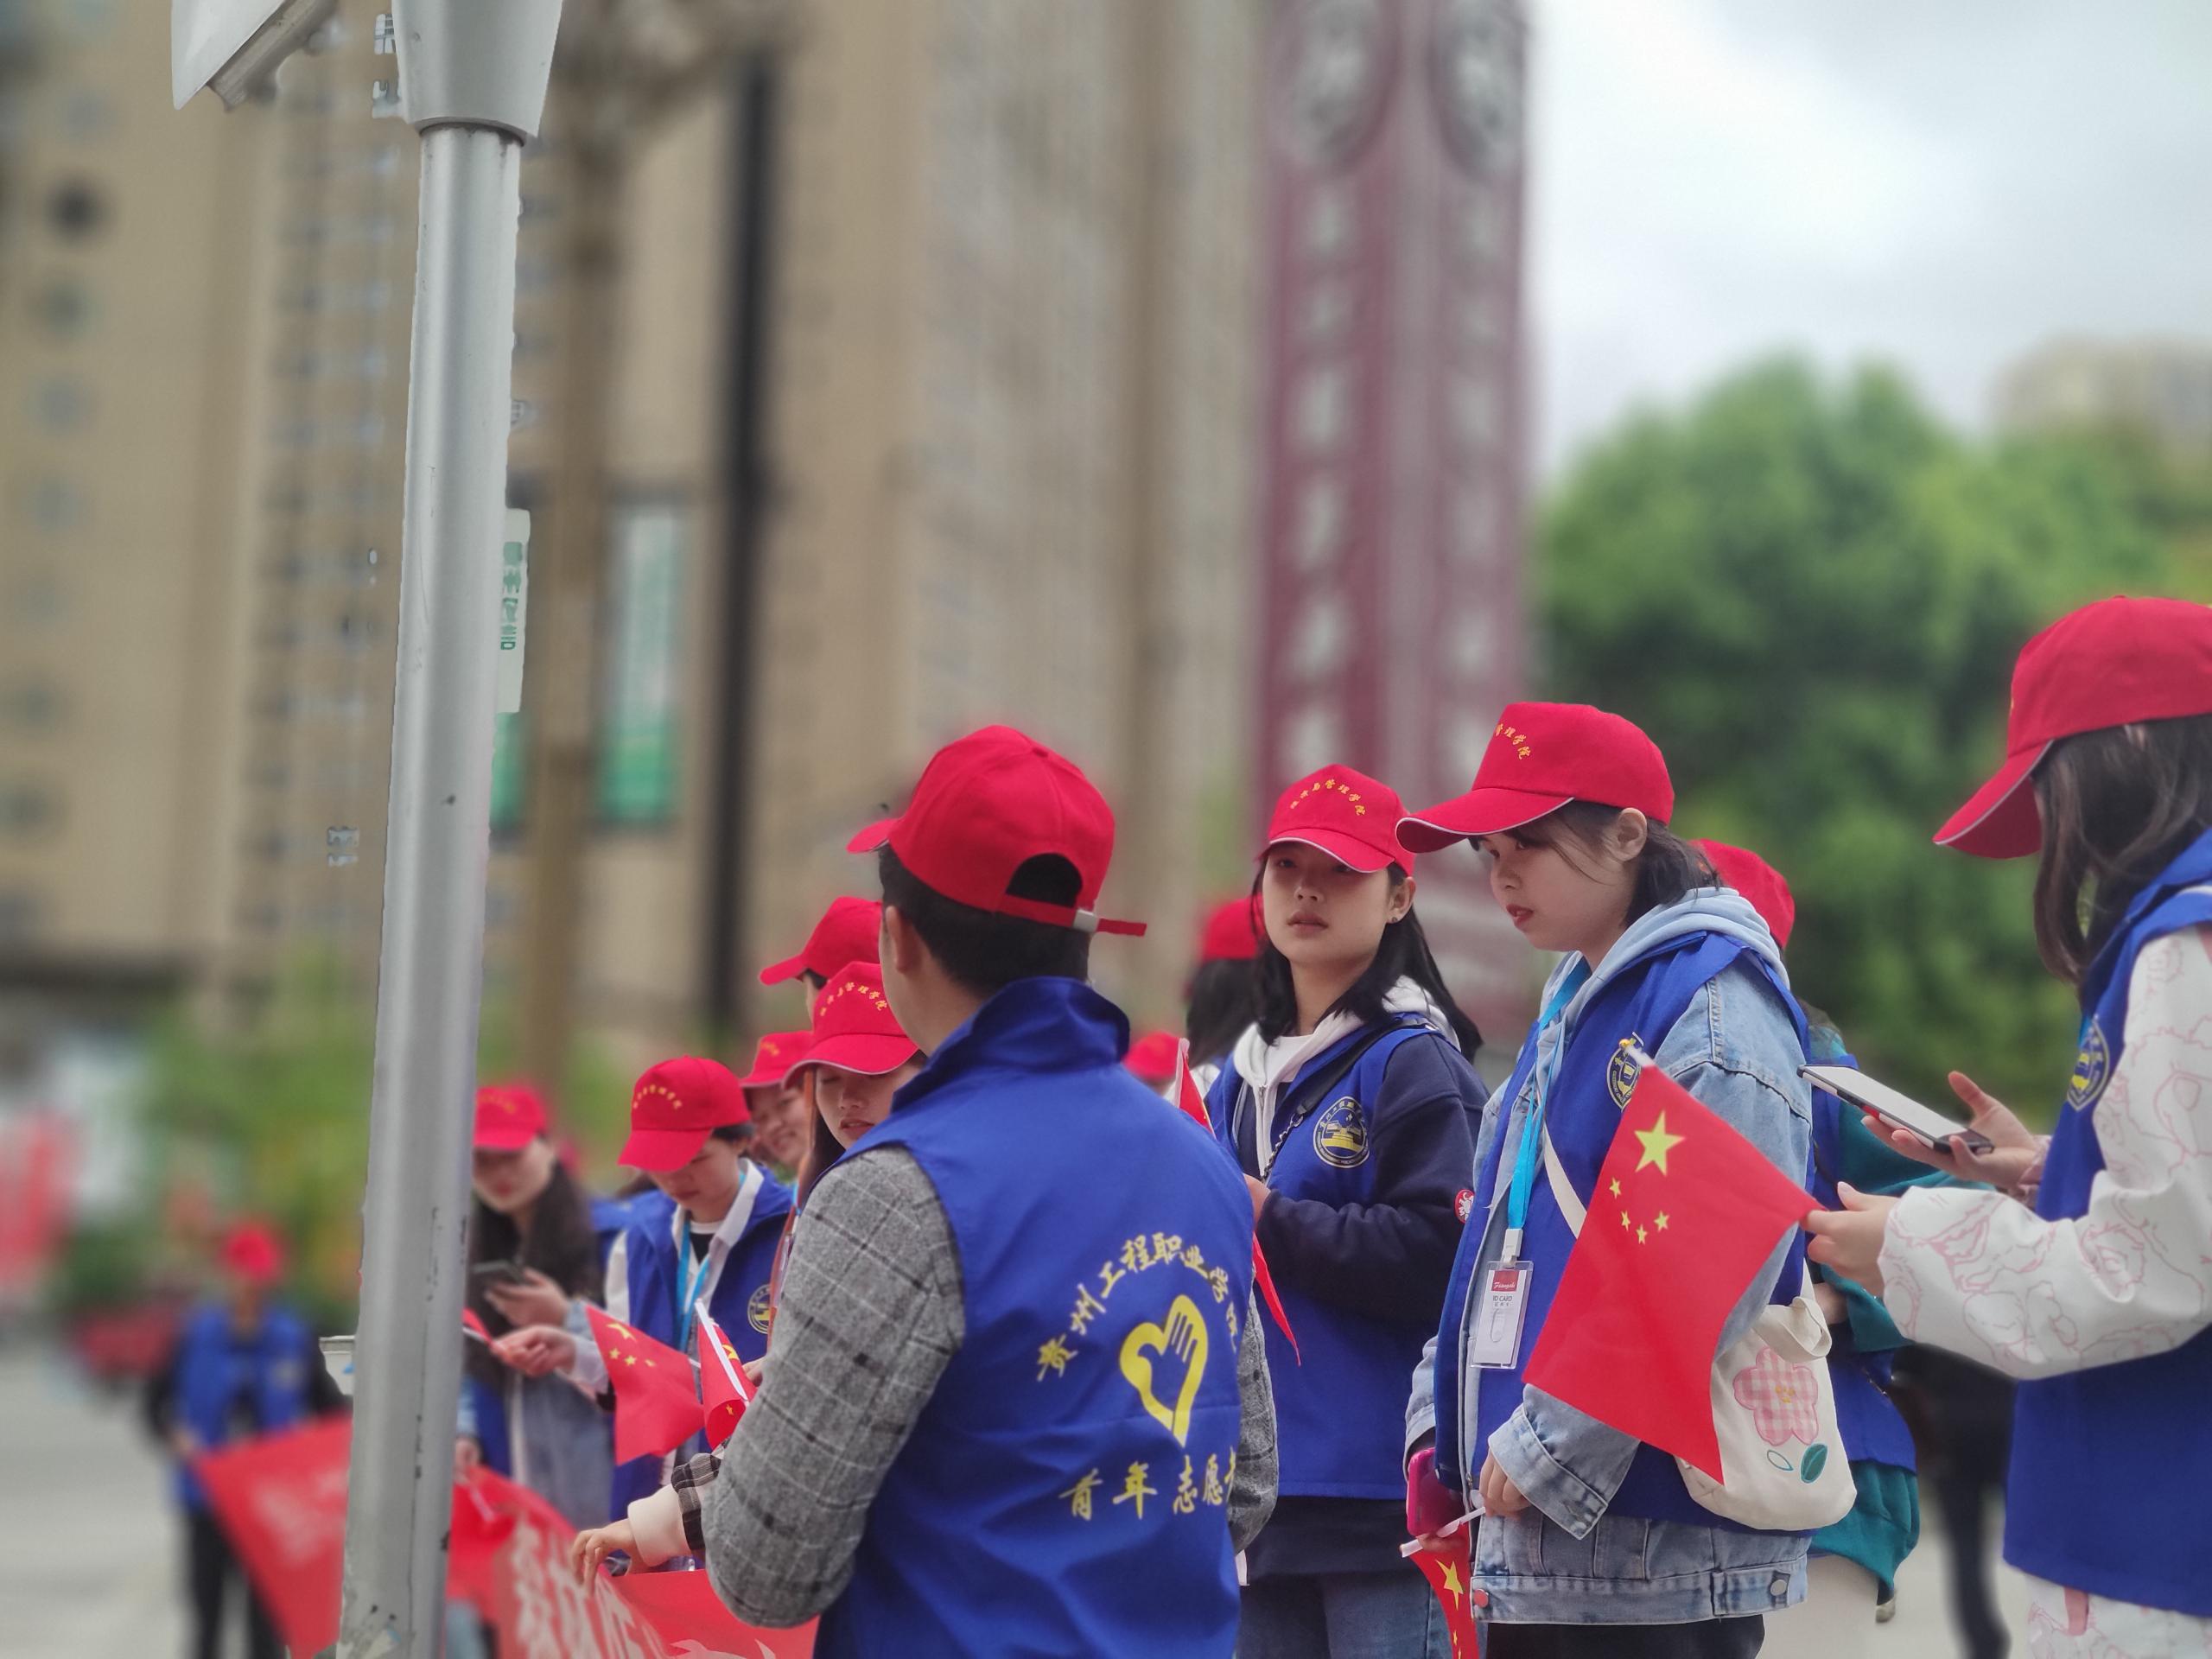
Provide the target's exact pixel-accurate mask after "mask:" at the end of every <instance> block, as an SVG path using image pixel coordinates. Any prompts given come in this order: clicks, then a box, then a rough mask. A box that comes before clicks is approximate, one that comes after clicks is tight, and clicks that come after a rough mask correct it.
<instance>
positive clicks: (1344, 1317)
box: [1207, 766, 1484, 1659]
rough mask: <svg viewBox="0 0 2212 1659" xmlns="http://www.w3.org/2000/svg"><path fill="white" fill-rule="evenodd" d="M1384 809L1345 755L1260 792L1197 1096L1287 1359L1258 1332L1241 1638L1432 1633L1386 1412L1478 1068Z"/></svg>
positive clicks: (1435, 1294) (1471, 1032) (1388, 1640)
mask: <svg viewBox="0 0 2212 1659" xmlns="http://www.w3.org/2000/svg"><path fill="white" fill-rule="evenodd" d="M1403 811H1404V808H1403V807H1402V804H1400V802H1399V799H1398V797H1397V795H1396V794H1395V792H1394V791H1392V790H1391V789H1390V788H1389V786H1388V785H1384V784H1382V783H1379V782H1377V781H1376V779H1372V778H1370V777H1368V776H1366V775H1365V774H1364V773H1362V772H1355V771H1353V770H1352V769H1351V767H1349V766H1325V767H1323V768H1322V769H1321V770H1320V771H1319V772H1314V773H1313V775H1312V776H1311V777H1308V778H1303V779H1300V780H1299V781H1298V782H1296V783H1294V784H1293V785H1291V786H1290V787H1289V788H1288V789H1287V790H1285V791H1283V793H1282V797H1281V799H1280V800H1278V801H1277V802H1276V804H1275V810H1274V817H1272V819H1271V820H1270V821H1269V823H1268V830H1267V837H1266V841H1265V842H1264V844H1263V846H1262V850H1261V853H1260V857H1259V866H1260V871H1259V874H1258V877H1257V879H1256V880H1255V892H1256V893H1257V894H1258V897H1259V899H1260V904H1261V909H1262V918H1263V927H1264V933H1263V937H1262V942H1261V944H1260V950H1259V956H1258V959H1257V962H1256V963H1255V969H1254V977H1255V983H1256V992H1255V996H1256V1003H1257V1008H1258V1017H1257V1019H1256V1020H1255V1022H1254V1023H1253V1024H1252V1025H1251V1026H1249V1027H1247V1028H1246V1029H1245V1031H1244V1033H1243V1036H1242V1037H1240V1038H1239V1039H1237V1041H1236V1046H1235V1047H1234V1048H1233V1049H1232V1050H1231V1052H1230V1058H1229V1060H1228V1063H1227V1064H1226V1065H1224V1067H1223V1068H1222V1071H1221V1073H1220V1075H1219V1076H1218V1077H1217V1078H1216V1079H1215V1080H1214V1083H1213V1086H1212V1089H1211V1094H1210V1097H1209V1099H1208V1101H1207V1110H1208V1113H1209V1115H1210V1116H1211V1119H1212V1122H1213V1124H1214V1131H1215V1134H1216V1135H1217V1136H1218V1137H1219V1139H1220V1141H1221V1144H1222V1146H1223V1147H1224V1148H1225V1149H1226V1150H1227V1151H1228V1153H1229V1155H1230V1157H1231V1158H1232V1159H1234V1160H1236V1164H1237V1166H1238V1167H1239V1168H1240V1169H1241V1170H1242V1171H1243V1175H1244V1179H1245V1185H1246V1186H1247V1188H1248V1190H1249V1192H1250V1193H1251V1196H1252V1207H1253V1215H1254V1217H1255V1224H1256V1232H1257V1236H1258V1238H1259V1241H1260V1247H1261V1249H1263V1250H1264V1251H1266V1253H1267V1256H1268V1266H1269V1267H1270V1268H1272V1269H1273V1271H1274V1278H1275V1285H1276V1287H1277V1288H1278V1290H1279V1291H1280V1292H1281V1295H1282V1300H1283V1308H1284V1312H1285V1313H1287V1315H1288V1317H1289V1320H1290V1326H1291V1329H1292V1330H1293V1331H1294V1332H1297V1334H1298V1342H1299V1357H1297V1358H1294V1357H1293V1356H1292V1354H1291V1352H1290V1350H1289V1346H1288V1344H1287V1343H1286V1344H1281V1345H1280V1346H1277V1345H1275V1344H1274V1341H1273V1338H1272V1336H1271V1337H1270V1346H1271V1347H1272V1348H1273V1349H1274V1351H1273V1352H1272V1353H1271V1354H1270V1356H1269V1358H1270V1361H1271V1363H1270V1365H1269V1367H1268V1370H1269V1375H1270V1376H1271V1377H1272V1379H1273V1381H1274V1401H1275V1431H1276V1436H1277V1439H1278V1440H1279V1442H1280V1446H1281V1454H1280V1455H1281V1476H1280V1480H1279V1491H1280V1494H1281V1495H1280V1497H1278V1498H1277V1500H1276V1503H1275V1512H1274V1517H1273V1518H1272V1519H1271V1520H1270V1521H1269V1522H1268V1527H1267V1530H1266V1531H1264V1532H1262V1534H1261V1535H1259V1536H1258V1537H1257V1538H1256V1539H1255V1540H1254V1541H1253V1542H1252V1546H1251V1548H1250V1549H1249V1551H1248V1552H1247V1553H1246V1557H1245V1588H1244V1594H1243V1624H1242V1627H1241V1629H1240V1630H1239V1631H1238V1633H1237V1638H1236V1651H1237V1653H1238V1655H1239V1656H1240V1659H1297V1656H1305V1655H1313V1656H1320V1659H1326V1656H1329V1655H1332V1654H1334V1655H1353V1654H1370V1653H1376V1654H1393V1655H1407V1656H1423V1655H1428V1656H1435V1659H1443V1656H1446V1655H1448V1654H1449V1653H1450V1651H1451V1641H1450V1637H1449V1636H1448V1634H1447V1633H1446V1630H1445V1624H1444V1618H1443V1616H1442V1613H1441V1611H1440V1609H1439V1607H1438V1605H1437V1602H1436V1598H1435V1596H1434V1595H1433V1593H1432V1592H1430V1590H1429V1587H1428V1581H1427V1580H1426V1579H1424V1578H1423V1577H1422V1576H1421V1573H1420V1572H1419V1571H1418V1569H1416V1568H1415V1567H1414V1566H1413V1564H1412V1563H1411V1562H1409V1561H1408V1560H1406V1559H1405V1558H1404V1557H1403V1556H1402V1555H1401V1554H1399V1548H1398V1547H1399V1546H1400V1545H1401V1544H1402V1543H1404V1542H1405V1538H1406V1533H1405V1524H1404V1521H1405V1509H1404V1503H1403V1495H1404V1475H1403V1472H1402V1457H1401V1452H1400V1436H1399V1433H1398V1428H1399V1421H1398V1419H1399V1412H1400V1408H1402V1404H1403V1402H1404V1400H1405V1394H1406V1388H1407V1384H1408V1380H1409V1379H1410V1378H1411V1376H1413V1372H1414V1366H1415V1365H1416V1364H1418V1363H1419V1362H1420V1360H1421V1344H1422V1343H1423V1342H1424V1341H1425V1340H1426V1339H1427V1338H1428V1337H1430V1336H1432V1335H1433V1334H1434V1332H1435V1330H1436V1322H1437V1319H1438V1317H1439V1315H1440V1313H1441V1312H1442V1310H1443V1306H1444V1292H1445V1287H1446V1283H1447V1282H1448V1281H1449V1279H1450V1277H1451V1272H1452V1253H1453V1251H1454V1249H1456V1248H1457V1246H1458V1244H1459V1218H1458V1217H1457V1216H1456V1215H1455V1214H1454V1201H1455V1199H1456V1198H1457V1196H1458V1194H1459V1192H1460V1191H1461V1190H1462V1189H1463V1188H1465V1185H1466V1184H1467V1179H1468V1172H1469V1171H1470V1170H1471V1169H1472V1168H1473V1167H1474V1154H1475V1134H1476V1129H1477V1127H1478V1124H1479V1122H1480V1120H1481V1111H1482V1103H1483V1100H1484V1088H1483V1085H1482V1083H1481V1081H1480V1079H1478V1077H1476V1076H1475V1073H1474V1070H1473V1068H1472V1066H1471V1065H1469V1063H1468V1062H1469V1059H1470V1058H1471V1056H1472V1055H1473V1053H1474V1051H1475V1048H1476V1046H1477V1045H1478V1043H1479V1042H1480V1040H1481V1039H1480V1037H1479V1036H1478V1033H1477V1032H1476V1030H1475V1027H1474V1023H1473V1021H1471V1020H1469V1019H1468V1018H1467V1017H1466V1016H1465V1014H1462V1013H1460V1011H1459V1007H1458V1005H1457V1004H1455V1003H1454V1002H1453V1001H1452V995H1451V993H1450V992H1449V991H1448V990H1446V988H1445V985H1444V979H1443V976H1442V975H1441V974H1440V972H1439V971H1438V969H1437V966H1436V961H1435V958H1434V957H1433V956H1432V955H1431V954H1430V952H1429V949H1428V943H1427V938H1425V937H1424V935H1423V934H1422V932H1421V921H1420V918H1418V917H1417V916H1416V915H1415V914H1414V855H1412V854H1411V853H1409V852H1408V851H1407V850H1406V849H1405V848H1404V847H1402V846H1401V845H1400V844H1399V842H1398V835H1397V825H1398V819H1399V817H1401V816H1402V813H1403ZM1248 913H1249V912H1248Z"/></svg>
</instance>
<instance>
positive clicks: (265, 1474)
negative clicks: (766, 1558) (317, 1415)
mask: <svg viewBox="0 0 2212 1659" xmlns="http://www.w3.org/2000/svg"><path fill="white" fill-rule="evenodd" d="M351 1439H352V1429H351V1425H349V1424H347V1423H346V1422H344V1421H333V1422H326V1423H319V1424H316V1425H315V1426H313V1427H308V1428H302V1429H294V1430H290V1431H289V1432H287V1433H282V1434H271V1435H266V1436H264V1437H262V1438H260V1439H258V1440H247V1441H242V1442H240V1443H239V1444H238V1445H237V1446H229V1447H226V1448H225V1449H224V1450H222V1451H220V1452H211V1453H209V1454H208V1455H207V1456H206V1457H204V1458H201V1459H199V1460H198V1461H197V1462H196V1463H195V1464H194V1469H195V1471H197V1472H198V1474H199V1476H200V1481H201V1484H203V1485H204V1486H205V1487H206V1488H207V1497H208V1502H209V1503H210V1505H211V1506H212V1507H213V1511H214V1515H215V1518H216V1521H217V1522H218V1523H219V1525H220V1526H221V1527H222V1529H223V1530H224V1533H225V1534H226V1535H227V1536H228V1537H229V1539H230V1541H231V1547H232V1548H233V1549H234V1550H236V1551H237V1552H238V1559H239V1560H241V1561H242V1562H243V1563H244V1564H245V1571H246V1576H247V1577H248V1578H249V1579H250V1580H251V1581H252V1583H253V1586H254V1589H255V1591H256V1592H257V1594H258V1595H259V1596H260V1597H261V1600H262V1605H264V1606H265V1607H267V1608H268V1610H269V1615H270V1618H271V1619H272V1620H274V1621H275V1623H276V1625H277V1630H278V1631H279V1632H280V1633H281V1634H282V1635H283V1638H284V1643H285V1645H286V1646H287V1647H289V1648H290V1649H291V1650H292V1651H293V1652H295V1653H319V1652H321V1650H322V1649H325V1648H327V1647H328V1646H330V1645H331V1644H332V1643H334V1642H336V1641H337V1639H338V1607H339V1586H340V1579H341V1573H342V1567H343V1560H344V1553H345V1541H346V1452H347V1449H348V1446H349V1443H350V1441H351ZM575 1530H576V1529H575V1528H574V1527H572V1526H570V1525H569V1522H567V1520H566V1519H564V1518H563V1516H561V1515H560V1513H559V1512H558V1511H556V1510H555V1509H554V1508H553V1507H552V1505H551V1504H550V1503H547V1502H546V1501H545V1500H544V1499H543V1498H542V1497H538V1496H537V1494H536V1493H535V1492H531V1491H527V1490H525V1489H524V1488H523V1487H520V1486H518V1485H516V1484H514V1483H513V1482H512V1481H511V1480H507V1479H505V1478H502V1477H501V1476H499V1475H495V1474H493V1473H492V1472H491V1471H489V1470H479V1471H477V1474H476V1476H475V1478H474V1481H473V1482H472V1483H471V1484H467V1485H465V1486H456V1487H454V1495H453V1535H452V1536H453V1549H452V1562H451V1582H450V1588H451V1591H452V1592H453V1594H454V1596H455V1597H456V1598H459V1599H466V1600H467V1601H469V1602H471V1603H472V1604H474V1606H475V1607H476V1609H477V1611H479V1612H480V1613H481V1614H482V1615H483V1616H484V1618H485V1619H486V1622H488V1623H489V1624H492V1625H493V1628H494V1629H495V1630H496V1631H497V1633H498V1637H499V1654H500V1659H806V1656H807V1655H809V1654H810V1653H812V1652H813V1650H814V1627H813V1626H812V1625H811V1624H806V1625H803V1626H801V1627H800V1628H798V1630H756V1629H754V1628H753V1626H751V1625H749V1624H741V1623H740V1622H739V1621H738V1620H737V1619H735V1618H732V1617H731V1616H730V1613H729V1612H728V1610H727V1609H726V1608H724V1607H723V1606H722V1605H721V1602H719V1601H717V1600H716V1599H715V1592H714V1587H713V1586H712V1585H710V1584H709V1582H708V1580H707V1575H706V1574H705V1573H639V1574H636V1575H633V1576H631V1577H626V1578H620V1579H612V1578H609V1577H607V1575H606V1574H605V1573H594V1574H593V1575H592V1577H591V1579H590V1580H589V1581H588V1582H580V1581H579V1580H578V1579H577V1577H576V1574H575V1569H574V1568H573V1567H570V1566H569V1542H570V1541H571V1540H573V1539H574V1537H575Z"/></svg>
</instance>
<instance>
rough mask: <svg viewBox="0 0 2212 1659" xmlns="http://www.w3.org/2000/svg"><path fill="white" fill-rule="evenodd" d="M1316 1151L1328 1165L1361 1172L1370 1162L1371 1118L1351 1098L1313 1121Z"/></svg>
mask: <svg viewBox="0 0 2212 1659" xmlns="http://www.w3.org/2000/svg"><path fill="white" fill-rule="evenodd" d="M1313 1150H1314V1152H1315V1153H1316V1154H1318V1155H1319V1158H1320V1160H1321V1161H1322V1162H1323V1163H1325V1164H1332V1165H1334V1166H1336V1167H1337V1168H1338V1169H1357V1167H1358V1166H1360V1165H1362V1164H1363V1163H1365V1162H1366V1161H1367V1119H1366V1118H1365V1117H1364V1116H1362V1115H1361V1113H1360V1109H1359V1103H1358V1102H1357V1100H1354V1099H1353V1098H1352V1097H1351V1096H1350V1095H1346V1096H1344V1098H1343V1099H1342V1100H1339V1101H1338V1102H1337V1103H1335V1104H1334V1105H1333V1106H1331V1107H1330V1108H1329V1109H1328V1110H1326V1111H1325V1112H1323V1113H1322V1114H1321V1115H1320V1116H1319V1117H1317V1118H1315V1119H1314V1120H1313Z"/></svg>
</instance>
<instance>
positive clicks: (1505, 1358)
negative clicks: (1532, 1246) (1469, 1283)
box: [1471, 1261, 1534, 1371]
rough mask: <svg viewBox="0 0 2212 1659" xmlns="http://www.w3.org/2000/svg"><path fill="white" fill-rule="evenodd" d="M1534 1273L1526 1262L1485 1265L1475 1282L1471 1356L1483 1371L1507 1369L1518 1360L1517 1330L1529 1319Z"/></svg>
mask: <svg viewBox="0 0 2212 1659" xmlns="http://www.w3.org/2000/svg"><path fill="white" fill-rule="evenodd" d="M1533 1279H1534V1270H1533V1269H1532V1268H1530V1267H1529V1264H1528V1263H1527V1262H1521V1261H1512V1262H1485V1263H1484V1266H1483V1268H1482V1271H1481V1273H1480V1274H1478V1276H1477V1279H1476V1283H1475V1339H1474V1342H1473V1344H1472V1346H1471V1357H1472V1358H1473V1360H1474V1363H1475V1364H1476V1366H1477V1367H1478V1369H1481V1370H1506V1371H1510V1370H1512V1369H1513V1368H1514V1366H1515V1365H1516V1364H1517V1363H1520V1359H1521V1327H1522V1325H1523V1324H1524V1323H1525V1322H1526V1321H1527V1319H1528V1317H1529V1286H1530V1284H1531V1282H1532V1281H1533Z"/></svg>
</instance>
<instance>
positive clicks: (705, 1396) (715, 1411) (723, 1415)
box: [696, 1301, 753, 1446]
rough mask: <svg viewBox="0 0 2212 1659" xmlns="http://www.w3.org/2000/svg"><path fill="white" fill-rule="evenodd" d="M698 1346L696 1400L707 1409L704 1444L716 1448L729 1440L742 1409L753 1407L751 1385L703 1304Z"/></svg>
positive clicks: (712, 1316)
mask: <svg viewBox="0 0 2212 1659" xmlns="http://www.w3.org/2000/svg"><path fill="white" fill-rule="evenodd" d="M696 1323H697V1329H698V1332H699V1335H698V1338H697V1340H698V1344H699V1398H700V1402H701V1403H702V1405H703V1406H704V1407H705V1408H706V1414H707V1444H708V1445H709V1446H721V1443H722V1442H723V1441H724V1440H728V1439H729V1437H730V1433H731V1431H732V1430H734V1429H735V1428H736V1427H737V1421H738V1419H739V1418H741V1417H742V1416H744V1415H745V1408H747V1406H749V1405H751V1404H752V1403H753V1384H752V1383H748V1382H747V1381H746V1378H745V1364H744V1362H743V1361H742V1360H741V1359H739V1358H738V1357H737V1349H736V1348H735V1347H734V1345H733V1344H731V1342H730V1339H729V1338H728V1337H727V1336H724V1335H723V1334H722V1328H721V1325H717V1324H716V1323H715V1316H714V1315H713V1314H711V1313H708V1312H707V1305H706V1303H705V1302H703V1301H702V1302H701V1303H699V1305H698V1309H697V1313H696Z"/></svg>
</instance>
